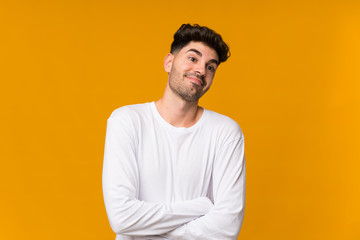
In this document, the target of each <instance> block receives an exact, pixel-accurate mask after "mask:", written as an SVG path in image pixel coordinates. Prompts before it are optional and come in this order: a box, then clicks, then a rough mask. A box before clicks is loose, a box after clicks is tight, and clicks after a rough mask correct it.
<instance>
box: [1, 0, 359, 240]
mask: <svg viewBox="0 0 360 240" xmlns="http://www.w3.org/2000/svg"><path fill="white" fill-rule="evenodd" d="M187 22H190V23H199V24H201V25H207V26H209V27H211V28H213V29H215V30H216V31H217V32H219V33H220V34H222V36H223V38H224V39H225V40H226V41H227V42H228V44H229V45H230V48H231V52H232V56H231V58H230V59H229V60H228V62H226V63H224V64H222V65H220V68H219V69H218V72H217V75H216V77H215V81H214V84H213V86H212V89H211V90H210V91H209V93H207V94H206V95H205V96H204V98H203V99H202V101H201V105H202V106H204V107H205V108H208V109H211V110H214V111H217V112H220V113H223V114H225V115H228V116H230V117H232V118H233V119H235V120H236V121H237V122H238V123H239V124H240V126H241V127H242V129H243V131H244V133H245V139H246V159H247V199H246V211H245V219H244V225H243V228H242V230H241V233H240V237H239V239H251V240H252V239H259V240H264V239H267V240H269V239H277V240H282V239H284V240H285V239H286V240H288V239H299V240H300V239H301V240H303V239H328V240H329V239H360V228H359V226H360V218H359V216H360V174H359V169H360V168H359V167H360V161H359V160H360V145H359V143H360V140H359V135H360V125H359V123H360V94H359V93H360V44H359V43H360V2H359V1H340V0H339V1H297V0H296V1H278V0H275V1H265V0H264V1H253V0H247V1H235V0H233V1H222V2H220V1H214V0H209V1H193V0H191V1H188V0H184V1H159V0H155V1H136V0H134V1H115V0H114V1H110V0H105V1H100V0H93V1H85V0H71V1H70V0H66V1H61V0H54V1H40V0H33V1H21V0H13V1H10V0H8V1H7V0H2V1H1V2H0V79H1V88H0V104H1V105H0V106H1V110H0V121H1V125H0V133H1V142H0V154H1V155H0V158H1V168H0V169H1V170H0V171H1V172H0V184H1V198H0V214H1V218H0V239H15V240H16V239H39V240H41V239H44V240H45V239H46V240H48V239H54V240H57V239H59V240H60V239H61V240H63V239H77V240H78V239H87V240H93V239H94V240H95V239H114V238H115V235H114V234H113V233H112V231H111V229H110V227H109V224H108V221H107V217H106V213H105V208H104V204H103V198H102V189H101V171H102V158H103V147H104V139H105V129H106V119H107V118H108V117H109V115H110V113H111V112H112V111H113V110H114V109H116V108H118V107H120V106H123V105H126V104H132V103H141V102H149V101H153V100H156V99H158V98H160V97H161V95H162V93H163V90H164V87H165V84H166V80H167V75H166V73H165V72H164V70H163V67H162V62H163V58H164V57H165V55H166V53H167V52H168V51H169V48H170V43H171V41H172V35H173V34H174V32H175V31H176V30H177V29H178V27H179V26H180V25H181V24H182V23H187Z"/></svg>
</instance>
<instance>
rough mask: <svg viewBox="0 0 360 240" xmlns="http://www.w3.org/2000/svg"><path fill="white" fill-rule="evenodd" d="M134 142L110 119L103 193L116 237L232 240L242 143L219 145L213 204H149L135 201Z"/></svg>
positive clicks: (241, 199) (238, 217)
mask: <svg viewBox="0 0 360 240" xmlns="http://www.w3.org/2000/svg"><path fill="white" fill-rule="evenodd" d="M136 144H137V143H136V139H135V136H133V134H132V132H131V129H130V128H128V127H126V121H125V120H124V119H120V118H118V117H110V118H109V120H108V125H107V133H106V142H105V154H104V166H103V193H104V201H105V207H106V211H107V214H108V218H109V221H110V225H111V227H112V229H113V231H114V232H115V233H116V234H121V235H124V236H130V237H134V238H135V237H139V239H140V238H141V237H144V236H158V237H163V238H165V239H176V240H191V239H194V240H195V239H206V240H212V239H213V240H215V239H216V240H218V239H223V240H236V239H237V236H238V234H239V231H240V228H241V225H242V221H243V217H244V205H245V158H244V138H243V135H242V134H239V137H237V138H235V139H233V140H231V141H228V142H227V143H226V144H224V145H223V146H222V148H221V150H220V152H219V153H218V154H217V157H216V159H215V160H214V166H213V169H214V170H213V172H212V195H213V202H212V201H211V200H210V199H208V198H206V197H199V198H195V199H192V200H188V201H182V202H174V203H170V204H166V203H151V202H145V201H140V200H138V199H137V198H136V196H137V195H138V189H139V183H138V179H139V172H138V166H137V161H136Z"/></svg>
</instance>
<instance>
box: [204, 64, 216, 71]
mask: <svg viewBox="0 0 360 240" xmlns="http://www.w3.org/2000/svg"><path fill="white" fill-rule="evenodd" d="M206 69H208V70H210V71H212V72H213V71H215V67H213V66H211V65H207V66H206Z"/></svg>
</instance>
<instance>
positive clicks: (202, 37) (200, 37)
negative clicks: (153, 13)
mask: <svg viewBox="0 0 360 240" xmlns="http://www.w3.org/2000/svg"><path fill="white" fill-rule="evenodd" d="M191 41H193V42H203V43H204V44H206V45H207V46H209V47H210V48H212V49H214V50H215V51H216V53H217V54H218V56H219V64H220V63H221V62H225V61H226V60H227V59H228V58H229V57H230V51H229V47H228V45H227V44H226V43H225V42H224V41H223V39H222V37H221V36H220V34H218V33H216V32H215V31H214V30H212V29H210V28H208V27H204V26H199V25H197V24H194V25H191V24H183V25H181V27H180V28H179V29H178V30H177V32H176V33H175V34H174V41H173V42H172V44H171V50H170V52H171V53H172V54H174V53H175V52H176V51H179V50H181V49H182V48H183V47H185V46H186V45H187V44H188V43H189V42H191Z"/></svg>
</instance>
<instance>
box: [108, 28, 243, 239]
mask: <svg viewBox="0 0 360 240" xmlns="http://www.w3.org/2000/svg"><path fill="white" fill-rule="evenodd" d="M228 56H229V48H228V46H227V45H226V44H225V43H224V42H223V40H222V38H221V36H220V35H219V34H217V33H215V32H214V31H213V30H211V29H209V28H207V27H201V26H198V25H190V24H183V25H182V26H181V27H180V29H179V30H178V31H177V32H176V33H175V35H174V42H173V43H172V45H171V53H169V54H167V56H166V57H165V61H164V68H165V71H166V72H167V73H168V76H169V77H168V83H167V85H166V88H165V92H164V95H163V97H162V98H161V99H159V100H158V101H156V102H151V103H145V104H137V105H130V106H124V107H121V108H119V109H117V110H115V111H114V112H113V113H112V114H111V116H110V118H109V119H108V125H107V132H106V142H105V154H104V166H103V192H104V200H105V206H106V211H107V214H108V218H109V221H110V225H111V227H112V229H113V231H114V232H115V233H116V240H138V239H143V240H145V239H151V240H152V239H176V240H181V239H184V240H191V239H204V240H212V239H213V240H215V239H216V240H236V239H237V237H238V234H239V231H240V228H241V225H242V221H243V217H244V204H245V159H244V136H243V134H242V132H241V129H240V127H239V126H238V124H237V123H236V122H235V121H233V120H231V119H230V118H228V117H226V116H223V115H220V114H218V113H215V112H212V111H210V110H206V109H204V108H202V107H199V106H198V101H199V98H200V97H201V96H202V95H203V94H204V93H205V92H206V91H207V90H208V89H209V88H210V86H211V83H212V81H213V78H214V75H215V72H216V70H217V67H218V66H219V64H220V63H221V62H224V61H226V59H227V58H228Z"/></svg>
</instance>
